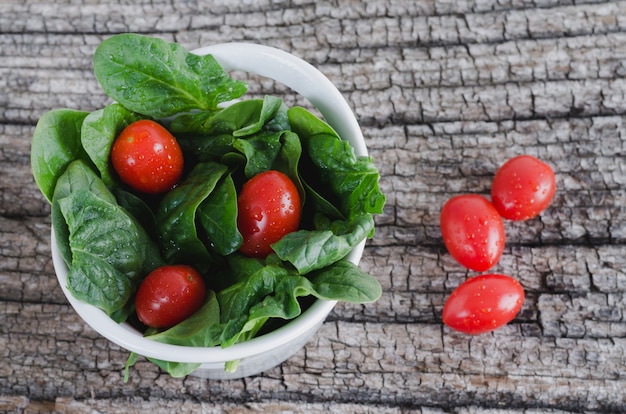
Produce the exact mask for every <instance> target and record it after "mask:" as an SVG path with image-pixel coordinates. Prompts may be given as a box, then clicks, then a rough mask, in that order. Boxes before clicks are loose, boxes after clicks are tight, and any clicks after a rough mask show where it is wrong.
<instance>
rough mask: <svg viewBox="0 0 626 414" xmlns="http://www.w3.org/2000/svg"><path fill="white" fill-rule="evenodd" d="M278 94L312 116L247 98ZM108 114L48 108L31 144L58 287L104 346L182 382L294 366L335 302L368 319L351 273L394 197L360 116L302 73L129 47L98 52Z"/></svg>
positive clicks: (114, 44)
mask: <svg viewBox="0 0 626 414" xmlns="http://www.w3.org/2000/svg"><path fill="white" fill-rule="evenodd" d="M235 70H237V71H243V72H248V73H252V74H255V75H259V76H262V77H267V78H271V79H274V80H276V81H278V82H281V83H283V84H284V85H286V86H288V87H290V88H291V89H293V90H294V91H296V92H297V93H299V94H300V95H302V96H303V97H305V98H306V99H308V100H309V102H311V104H312V105H313V106H314V107H315V109H317V110H318V111H319V113H320V114H321V117H319V116H317V115H315V114H314V113H313V112H311V111H309V110H308V109H306V108H304V107H301V106H292V107H288V106H287V105H286V104H285V103H284V102H283V100H282V99H281V98H280V97H277V96H270V95H267V96H264V97H262V98H246V97H245V96H244V95H245V93H246V92H247V84H246V83H245V82H243V81H240V80H237V79H234V78H233V77H231V76H230V75H229V74H228V71H235ZM94 73H95V76H96V79H97V80H98V82H99V83H100V85H101V86H102V89H103V90H104V92H105V93H106V94H107V95H108V96H109V97H110V98H111V100H112V103H111V104H109V105H107V106H106V107H104V108H101V109H98V110H96V111H93V112H86V111H82V110H79V109H65V108H64V109H53V110H51V111H49V112H47V113H45V114H44V115H43V116H42V117H41V119H40V120H39V122H38V124H37V127H36V129H35V132H34V135H33V142H32V148H31V165H32V171H33V176H34V179H35V182H36V183H37V185H38V187H39V189H40V190H41V192H42V194H43V195H44V197H45V198H46V200H47V201H48V202H49V203H50V205H51V219H52V229H51V240H52V253H53V261H54V266H55V271H56V273H57V277H58V279H59V283H60V284H61V287H62V289H63V291H64V293H65V295H66V297H67V299H68V301H69V302H70V303H71V305H72V306H73V307H74V309H75V310H76V311H77V312H78V313H79V315H80V316H81V317H82V318H83V319H84V320H85V321H86V322H87V323H88V324H89V325H90V326H91V327H92V328H94V329H95V330H96V331H97V332H99V333H100V334H102V335H103V336H105V337H106V338H108V339H109V340H111V341H113V342H115V343H117V344H118V345H120V346H122V347H124V348H125V349H128V350H129V351H130V352H131V353H130V356H129V359H128V362H127V366H126V373H125V379H127V378H128V375H129V371H130V368H131V367H132V366H133V364H134V363H135V362H136V361H137V360H138V359H139V358H140V357H146V358H148V359H149V360H150V361H152V362H154V363H155V364H157V365H158V366H159V367H160V368H162V369H163V370H165V371H166V372H168V373H169V374H170V375H172V376H175V377H181V376H185V375H189V374H193V375H200V376H205V377H209V378H236V377H241V376H246V375H252V374H255V373H258V372H261V371H263V370H265V369H268V368H270V367H272V366H275V365H277V364H278V363H280V362H282V361H284V360H285V359H286V358H288V357H289V356H290V355H292V354H293V353H294V352H296V351H297V349H298V348H299V347H301V346H302V345H303V344H304V343H305V342H306V340H307V339H308V338H309V337H310V336H311V335H312V334H313V333H314V332H315V331H316V330H317V328H318V327H319V326H320V324H321V323H322V322H323V320H324V319H325V318H326V316H327V315H328V313H329V312H330V311H331V310H332V308H333V307H334V305H335V304H336V302H337V301H347V302H353V303H363V304H364V303H370V302H373V301H376V300H377V299H378V298H379V297H380V295H381V286H380V284H379V282H378V281H377V280H376V279H375V278H374V277H373V276H371V275H369V274H367V273H365V272H363V271H362V270H361V269H360V268H359V267H358V263H359V260H360V257H361V254H362V251H363V247H364V245H365V242H366V239H367V238H368V237H371V236H372V235H373V233H374V219H373V216H374V215H375V214H381V213H382V209H383V206H384V203H385V196H384V195H383V194H382V192H381V191H380V189H379V186H378V181H379V173H378V170H377V169H376V167H375V165H374V163H373V160H372V158H371V157H370V156H368V154H367V149H366V147H365V144H364V140H363V136H362V134H361V132H360V129H359V126H358V123H357V122H356V119H355V118H354V115H353V114H352V112H351V111H350V108H349V106H348V105H347V103H346V101H345V100H344V99H343V97H342V96H341V94H340V93H339V91H338V90H337V89H336V88H335V87H334V86H333V85H332V83H331V82H330V81H329V80H328V79H327V78H326V77H325V76H324V75H322V74H321V72H319V71H318V70H317V69H315V68H314V67H313V66H311V65H310V64H308V63H306V62H304V61H303V60H301V59H299V58H297V57H295V56H293V55H290V54H288V53H286V52H283V51H280V50H278V49H274V48H271V47H267V46H261V45H255V44H247V43H230V44H220V45H213V46H208V47H205V48H201V49H197V50H194V51H191V52H190V51H187V50H186V49H184V48H183V47H182V46H180V45H178V44H176V43H168V42H166V41H164V40H161V39H158V38H154V37H149V36H144V35H138V34H120V35H115V36H112V37H110V38H108V39H107V40H105V41H103V42H102V43H101V44H100V45H99V46H98V48H97V49H96V51H95V54H94Z"/></svg>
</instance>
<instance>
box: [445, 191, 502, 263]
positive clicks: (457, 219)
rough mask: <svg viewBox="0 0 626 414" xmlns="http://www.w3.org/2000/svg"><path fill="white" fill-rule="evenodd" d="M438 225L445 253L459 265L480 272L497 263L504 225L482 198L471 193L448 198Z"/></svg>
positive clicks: (488, 203)
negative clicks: (447, 252) (446, 251)
mask: <svg viewBox="0 0 626 414" xmlns="http://www.w3.org/2000/svg"><path fill="white" fill-rule="evenodd" d="M440 225H441V234H442V235H443V241H444V243H445V245H446V247H447V249H448V251H449V252H450V254H451V255H452V257H454V258H455V259H456V261H457V262H459V263H460V264H461V265H463V266H465V267H467V268H468V269H472V270H476V271H479V272H482V271H485V270H487V269H489V268H491V267H492V266H493V265H495V264H496V263H497V262H498V260H500V256H501V255H502V251H503V250H504V242H505V239H506V237H505V234H504V224H503V222H502V218H501V217H500V215H499V214H498V212H497V211H496V209H495V208H494V207H493V206H492V205H491V203H490V202H489V201H488V200H487V199H486V198H484V197H482V196H480V195H475V194H466V195H460V196H456V197H452V198H451V199H450V200H448V201H447V202H446V204H444V206H443V208H442V210H441V216H440Z"/></svg>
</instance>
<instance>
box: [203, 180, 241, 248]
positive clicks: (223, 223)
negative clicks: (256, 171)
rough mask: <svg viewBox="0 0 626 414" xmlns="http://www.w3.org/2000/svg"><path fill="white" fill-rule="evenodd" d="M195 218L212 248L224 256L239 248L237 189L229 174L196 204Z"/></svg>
mask: <svg viewBox="0 0 626 414" xmlns="http://www.w3.org/2000/svg"><path fill="white" fill-rule="evenodd" d="M197 218H198V220H199V223H200V226H201V227H202V229H203V230H204V232H205V234H206V237H207V244H208V245H210V246H211V248H212V249H213V250H215V251H217V252H218V253H219V254H221V255H223V256H226V255H228V254H230V253H233V252H235V251H236V250H237V249H239V246H241V243H242V241H243V237H242V236H241V233H239V230H238V229H237V190H236V189H235V182H234V181H233V179H232V177H231V176H230V174H229V175H226V176H225V177H224V179H222V180H221V181H220V182H219V183H218V184H217V185H216V187H215V189H214V190H213V191H212V192H211V194H209V195H208V197H207V198H206V199H205V200H204V201H203V202H202V203H201V204H200V206H198V211H197Z"/></svg>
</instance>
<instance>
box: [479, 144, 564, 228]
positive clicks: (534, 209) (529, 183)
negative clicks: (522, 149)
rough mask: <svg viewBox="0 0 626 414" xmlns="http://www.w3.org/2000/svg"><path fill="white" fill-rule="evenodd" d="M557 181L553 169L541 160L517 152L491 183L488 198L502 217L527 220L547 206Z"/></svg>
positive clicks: (499, 170)
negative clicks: (517, 154)
mask: <svg viewBox="0 0 626 414" xmlns="http://www.w3.org/2000/svg"><path fill="white" fill-rule="evenodd" d="M555 190H556V181H555V178H554V171H553V170H552V168H551V167H550V166H549V165H548V164H546V163H544V162H543V161H541V160H539V159H537V158H535V157H533V156H530V155H520V156H517V157H514V158H511V159H510V160H508V161H507V162H505V163H504V164H503V165H502V166H501V167H500V168H499V169H498V171H497V172H496V175H495V177H494V179H493V183H492V185H491V199H492V203H493V205H494V207H495V208H496V210H498V213H500V215H501V216H502V217H504V218H505V219H508V220H528V219H531V218H533V217H535V216H537V215H538V214H539V213H541V212H542V211H543V210H545V209H546V207H548V205H549V204H550V202H551V201H552V198H553V197H554V192H555Z"/></svg>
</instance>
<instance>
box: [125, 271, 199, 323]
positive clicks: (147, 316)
mask: <svg viewBox="0 0 626 414" xmlns="http://www.w3.org/2000/svg"><path fill="white" fill-rule="evenodd" d="M205 296H206V285H205V283H204V280H203V279H202V276H201V275H200V274H199V273H198V272H197V271H196V270H195V269H194V268H193V267H191V266H187V265H167V266H161V267H158V268H156V269H155V270H153V271H152V272H150V273H149V274H148V276H146V277H145V278H144V280H143V281H142V282H141V285H139V289H137V295H136V296H135V308H136V311H137V317H138V318H139V320H140V321H141V322H142V323H143V324H145V325H146V326H150V327H152V328H169V327H172V326H174V325H176V324H177V323H179V322H182V321H183V320H185V319H187V318H188V317H189V316H191V315H193V314H194V313H195V312H196V311H197V310H198V309H200V307H201V306H202V302H203V301H204V298H205Z"/></svg>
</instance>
